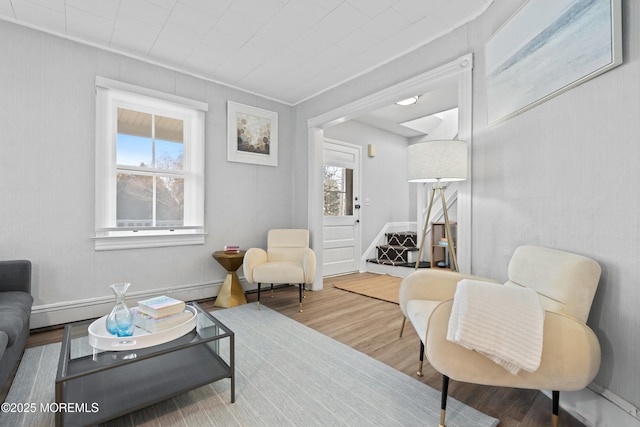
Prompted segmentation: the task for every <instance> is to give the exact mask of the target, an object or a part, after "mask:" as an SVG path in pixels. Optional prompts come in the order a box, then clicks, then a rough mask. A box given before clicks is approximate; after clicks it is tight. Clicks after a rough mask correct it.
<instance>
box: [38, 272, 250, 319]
mask: <svg viewBox="0 0 640 427" xmlns="http://www.w3.org/2000/svg"><path fill="white" fill-rule="evenodd" d="M240 282H241V284H242V287H243V288H244V289H245V291H251V290H253V289H254V288H255V285H253V284H250V283H248V282H246V281H245V280H244V278H240ZM222 283H223V281H222V280H220V281H210V282H202V283H191V284H185V285H178V286H170V287H164V288H155V289H148V290H144V291H138V292H130V293H127V301H137V300H141V299H145V298H150V297H153V296H158V295H163V294H167V295H171V296H172V297H174V298H178V299H181V300H183V301H194V300H201V299H206V298H213V297H215V296H217V295H218V291H219V290H220V287H221V286H222ZM113 303H114V296H113V295H105V296H101V297H96V298H86V299H82V300H74V301H63V302H57V303H53V304H42V305H36V306H34V307H33V308H32V309H31V319H30V322H31V323H30V327H31V329H38V328H44V327H49V326H56V325H64V324H66V323H69V322H76V321H78V320H85V319H94V318H96V317H101V316H104V315H105V314H107V313H108V312H109V311H110V310H111V309H112V308H113ZM127 304H128V303H127Z"/></svg>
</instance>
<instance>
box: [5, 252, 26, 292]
mask: <svg viewBox="0 0 640 427" xmlns="http://www.w3.org/2000/svg"><path fill="white" fill-rule="evenodd" d="M7 291H22V292H27V293H29V294H30V293H31V261H28V260H13V261H0V292H7Z"/></svg>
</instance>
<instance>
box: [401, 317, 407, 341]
mask: <svg viewBox="0 0 640 427" xmlns="http://www.w3.org/2000/svg"><path fill="white" fill-rule="evenodd" d="M405 323H407V318H406V317H403V318H402V326H401V327H400V338H402V333H403V332H404V325H405Z"/></svg>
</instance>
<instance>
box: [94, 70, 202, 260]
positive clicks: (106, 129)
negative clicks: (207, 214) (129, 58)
mask: <svg viewBox="0 0 640 427" xmlns="http://www.w3.org/2000/svg"><path fill="white" fill-rule="evenodd" d="M96 91H97V100H96V225H95V227H96V229H95V248H96V250H109V249H125V248H138V247H157V246H175V245H191V244H203V243H204V235H205V233H204V113H205V111H207V105H206V104H203V103H201V102H198V101H193V100H189V99H185V98H181V97H177V96H174V95H169V94H165V93H160V92H156V91H152V90H149V89H145V88H140V87H137V86H133V85H129V84H126V83H120V82H116V81H113V80H108V79H103V78H100V77H98V78H96Z"/></svg>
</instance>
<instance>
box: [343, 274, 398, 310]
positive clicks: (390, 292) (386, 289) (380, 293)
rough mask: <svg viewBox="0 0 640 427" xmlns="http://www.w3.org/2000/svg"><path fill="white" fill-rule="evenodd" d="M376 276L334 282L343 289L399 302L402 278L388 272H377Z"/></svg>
mask: <svg viewBox="0 0 640 427" xmlns="http://www.w3.org/2000/svg"><path fill="white" fill-rule="evenodd" d="M375 276H377V277H374V276H369V277H366V278H362V279H358V280H353V281H349V282H346V283H339V284H333V286H334V287H335V288H337V289H342V290H343V291H348V292H353V293H356V294H359V295H364V296H367V297H371V298H376V299H380V300H383V301H388V302H393V303H395V304H399V301H398V292H399V291H400V283H401V282H402V279H401V278H400V277H394V276H389V275H387V274H377V275H375Z"/></svg>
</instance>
